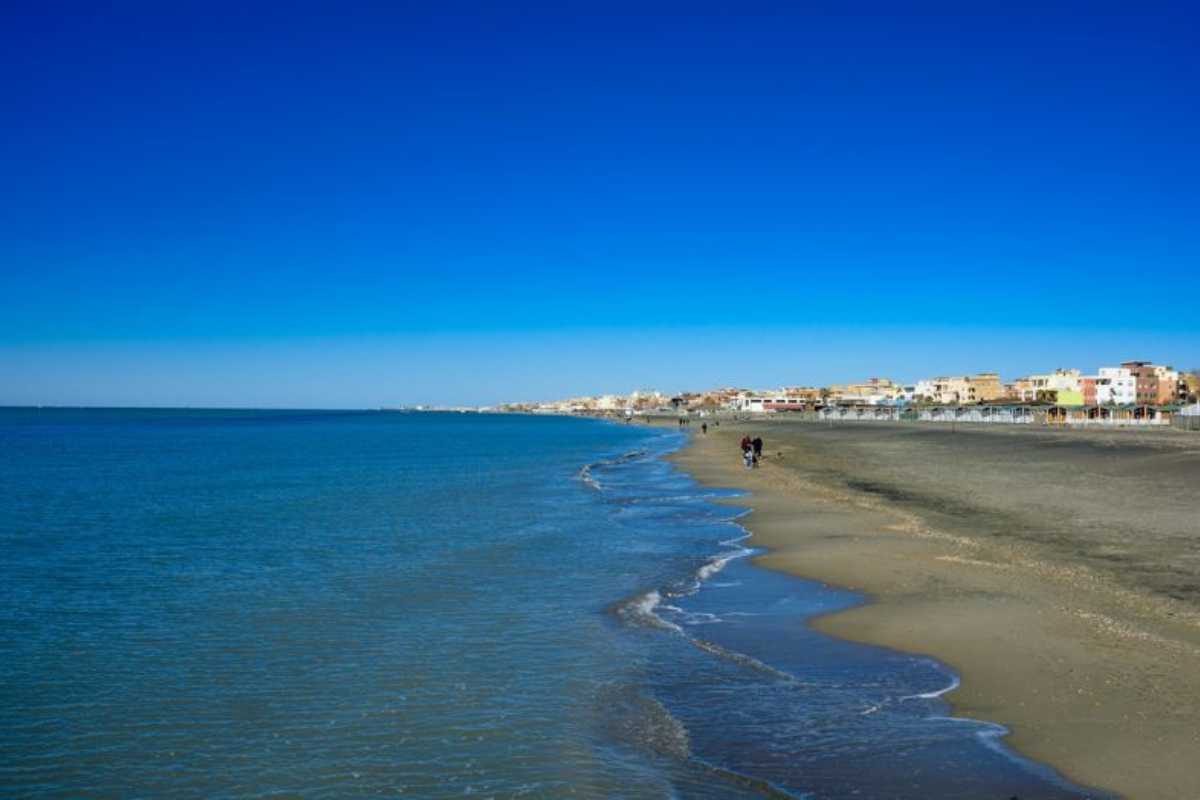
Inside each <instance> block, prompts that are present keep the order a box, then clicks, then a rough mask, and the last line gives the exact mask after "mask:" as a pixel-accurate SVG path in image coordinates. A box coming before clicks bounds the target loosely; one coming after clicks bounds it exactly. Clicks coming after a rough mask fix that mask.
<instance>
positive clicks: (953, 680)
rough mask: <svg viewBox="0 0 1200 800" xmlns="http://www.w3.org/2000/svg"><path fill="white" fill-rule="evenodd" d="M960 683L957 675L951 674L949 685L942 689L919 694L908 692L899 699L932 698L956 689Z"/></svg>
mask: <svg viewBox="0 0 1200 800" xmlns="http://www.w3.org/2000/svg"><path fill="white" fill-rule="evenodd" d="M960 684H961V681H959V679H958V676H957V675H951V676H950V685H949V686H947V687H945V688H943V689H937V690H935V691H932V692H921V693H920V694H909V695H905V696H904V697H901V698H900V699H901V700H933V699H934V698H936V697H941V696H942V695H944V694H947V693H949V692H953V691H954V690H955V689H957V688H958V687H959V685H960Z"/></svg>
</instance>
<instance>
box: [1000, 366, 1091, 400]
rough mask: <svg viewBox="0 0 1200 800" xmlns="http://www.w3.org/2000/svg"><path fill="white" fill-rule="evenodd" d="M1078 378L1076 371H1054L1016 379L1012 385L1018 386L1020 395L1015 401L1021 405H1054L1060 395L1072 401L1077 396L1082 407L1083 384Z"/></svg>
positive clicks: (1079, 376)
mask: <svg viewBox="0 0 1200 800" xmlns="http://www.w3.org/2000/svg"><path fill="white" fill-rule="evenodd" d="M1080 378H1081V375H1080V374H1079V370H1077V369H1056V370H1054V372H1051V373H1046V374H1042V375H1030V376H1028V377H1025V378H1018V379H1017V380H1016V381H1014V384H1016V385H1019V386H1020V394H1019V396H1018V397H1016V398H1015V399H1016V400H1019V401H1021V402H1023V403H1055V402H1058V397H1059V395H1060V394H1062V396H1064V397H1068V398H1071V399H1072V400H1073V399H1074V397H1075V395H1078V396H1079V404H1081V405H1082V403H1083V382H1082V381H1081V380H1080Z"/></svg>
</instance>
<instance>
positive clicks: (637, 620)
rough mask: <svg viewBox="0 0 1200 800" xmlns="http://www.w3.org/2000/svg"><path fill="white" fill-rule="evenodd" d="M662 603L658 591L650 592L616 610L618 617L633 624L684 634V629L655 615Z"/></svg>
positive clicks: (628, 601)
mask: <svg viewBox="0 0 1200 800" xmlns="http://www.w3.org/2000/svg"><path fill="white" fill-rule="evenodd" d="M660 603H662V595H661V594H659V593H658V592H657V591H649V592H645V593H643V594H639V595H638V596H637V597H634V598H633V599H631V600H627V601H626V602H624V603H621V604H620V605H618V606H617V607H616V609H615V610H616V613H617V616H619V617H621V619H623V620H625V621H627V622H630V623H632V624H635V625H644V626H647V627H651V628H662V629H663V630H669V631H674V632H675V633H683V628H680V627H679V626H678V625H676V624H675V623H673V622H668V621H667V620H665V619H663V618H662V617H660V616H659V615H658V614H656V613H654V612H655V609H657V608H658V606H659V604H660Z"/></svg>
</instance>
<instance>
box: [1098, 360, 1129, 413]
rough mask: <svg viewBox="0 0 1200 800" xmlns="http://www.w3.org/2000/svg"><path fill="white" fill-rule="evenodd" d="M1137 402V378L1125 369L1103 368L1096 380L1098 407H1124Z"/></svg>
mask: <svg viewBox="0 0 1200 800" xmlns="http://www.w3.org/2000/svg"><path fill="white" fill-rule="evenodd" d="M1136 402H1137V377H1136V376H1135V375H1134V374H1133V372H1132V371H1130V370H1128V369H1125V368H1124V367H1101V368H1100V374H1099V376H1098V377H1097V378H1096V405H1100V406H1124V405H1133V404H1134V403H1136Z"/></svg>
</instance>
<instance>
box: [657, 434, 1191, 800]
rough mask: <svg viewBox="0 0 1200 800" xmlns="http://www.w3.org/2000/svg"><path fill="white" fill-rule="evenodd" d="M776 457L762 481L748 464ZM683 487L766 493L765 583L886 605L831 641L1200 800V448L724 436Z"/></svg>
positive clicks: (1100, 768)
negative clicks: (828, 590)
mask: <svg viewBox="0 0 1200 800" xmlns="http://www.w3.org/2000/svg"><path fill="white" fill-rule="evenodd" d="M747 432H750V433H751V435H754V434H758V435H761V436H762V437H763V438H764V439H765V440H766V454H767V457H766V458H765V459H764V463H763V465H762V468H761V469H758V470H754V471H746V470H744V469H743V468H742V467H741V460H740V454H739V452H738V447H737V442H738V440H739V439H740V438H741V437H742V436H743V435H744V434H745V433H747ZM693 433H694V441H693V445H692V446H691V447H689V448H687V449H686V450H684V451H683V452H682V453H681V454H679V456H678V457H677V458H678V461H679V462H680V464H681V466H683V467H684V468H685V469H687V470H688V471H689V472H691V473H692V474H693V475H695V476H696V477H697V478H698V479H699V480H701V481H703V482H705V483H708V484H711V485H717V486H730V487H739V488H745V489H749V490H750V491H751V492H752V494H751V495H750V496H749V497H747V498H745V500H744V501H743V502H744V503H745V504H746V505H749V506H752V507H753V508H754V511H753V513H752V514H751V515H750V516H749V517H748V518H747V519H746V520H745V521H746V524H747V527H748V528H749V529H750V530H751V531H752V532H753V533H754V535H755V543H756V544H758V545H759V546H764V547H767V548H769V549H770V553H769V554H768V555H766V556H764V557H762V558H761V559H760V561H761V563H762V564H763V565H764V566H767V567H770V568H774V569H779V570H784V571H787V572H791V573H793V574H797V575H801V576H804V577H807V578H812V579H816V580H820V581H826V582H829V583H833V584H837V585H839V586H845V587H850V588H854V589H858V590H860V591H863V592H865V593H866V594H867V595H869V596H870V597H871V598H872V600H873V601H874V602H872V603H870V604H868V605H864V606H861V607H859V608H857V609H852V610H850V611H847V612H843V613H840V614H837V615H835V616H832V617H829V618H825V619H822V620H819V621H818V623H817V625H818V627H820V628H821V629H823V630H826V631H828V632H829V633H831V634H834V635H837V636H841V637H845V638H849V639H855V640H860V641H865V642H871V643H876V644H881V645H885V646H889V647H894V648H898V649H902V650H907V651H912V652H920V653H927V654H929V655H932V656H935V657H937V658H939V659H941V660H942V661H944V662H945V663H947V664H949V665H950V666H952V667H953V668H955V669H956V670H957V671H958V672H959V674H960V675H961V676H962V686H961V687H960V688H959V689H958V690H957V691H955V692H954V693H952V694H951V695H949V696H948V699H949V700H950V701H951V702H952V703H953V704H954V707H955V710H956V713H958V714H961V715H964V716H973V717H980V718H985V719H989V720H993V721H996V722H1000V723H1002V724H1004V725H1006V726H1008V727H1009V728H1010V729H1011V730H1012V735H1011V737H1010V738H1009V739H1008V742H1009V744H1010V745H1011V746H1013V747H1015V748H1016V749H1018V750H1020V751H1021V752H1023V753H1025V754H1027V755H1029V756H1031V757H1033V758H1036V759H1038V760H1041V761H1044V762H1047V763H1049V764H1051V765H1053V766H1054V767H1056V768H1058V769H1059V770H1061V771H1062V772H1063V773H1064V774H1066V775H1067V776H1069V777H1070V778H1072V779H1074V780H1076V781H1078V782H1080V783H1082V784H1085V785H1091V786H1098V787H1101V788H1105V789H1109V790H1114V791H1117V792H1119V793H1121V794H1123V795H1126V796H1129V797H1135V798H1172V800H1178V798H1196V797H1200V436H1197V435H1195V434H1187V433H1182V432H1178V431H1170V430H1165V431H1144V432H1142V431H1125V430H1118V431H1106V432H1095V431H1087V432H1082V431H1052V430H1047V429H1044V428H1036V429H1025V428H1015V427H1000V426H996V427H985V426H971V427H966V426H958V427H957V428H954V429H951V428H949V427H942V426H938V425H921V424H911V425H897V424H882V423H839V424H835V425H834V426H832V427H830V426H827V425H823V424H821V423H802V422H788V421H786V420H763V421H754V422H743V423H730V422H723V423H722V424H721V425H720V426H719V427H710V432H709V434H708V435H707V436H704V435H702V434H700V432H699V431H698V430H694V431H693Z"/></svg>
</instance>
